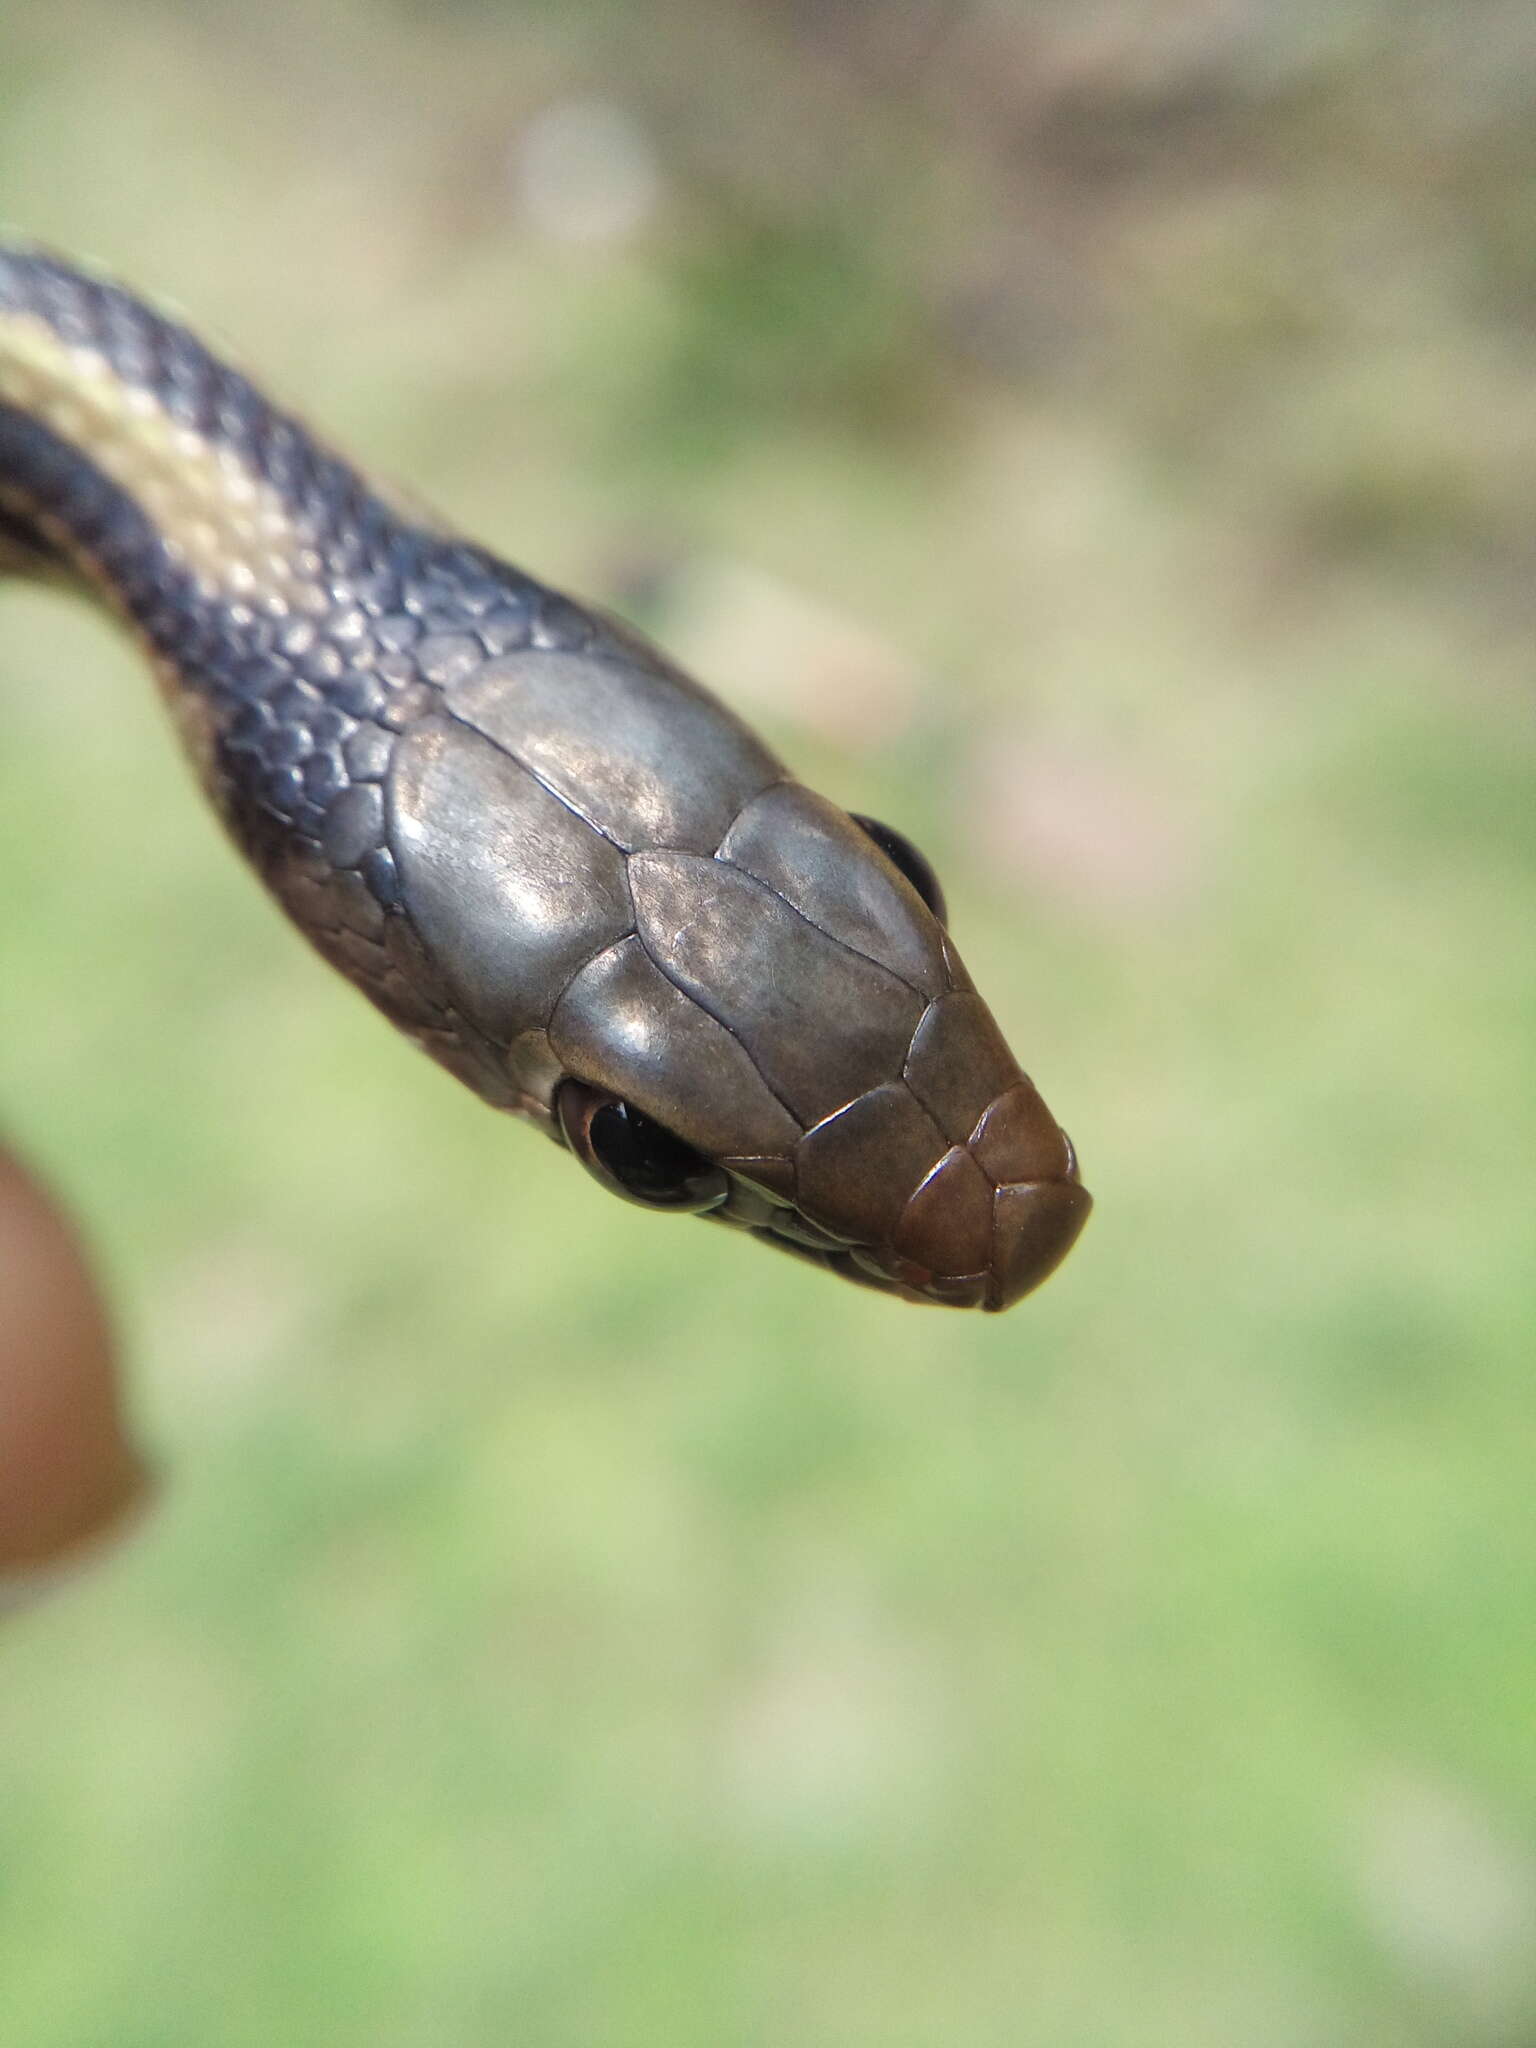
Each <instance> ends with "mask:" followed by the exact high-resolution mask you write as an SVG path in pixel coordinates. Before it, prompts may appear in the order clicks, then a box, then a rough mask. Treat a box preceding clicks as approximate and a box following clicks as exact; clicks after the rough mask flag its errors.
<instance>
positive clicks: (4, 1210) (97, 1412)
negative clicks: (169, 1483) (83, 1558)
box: [0, 1152, 146, 1574]
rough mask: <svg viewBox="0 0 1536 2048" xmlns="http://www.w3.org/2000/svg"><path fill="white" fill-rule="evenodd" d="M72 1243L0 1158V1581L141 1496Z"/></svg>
mask: <svg viewBox="0 0 1536 2048" xmlns="http://www.w3.org/2000/svg"><path fill="white" fill-rule="evenodd" d="M145 1490H146V1488H145V1475H144V1468H143V1466H142V1463H141V1462H140V1460H139V1458H138V1456H137V1454H136V1453H135V1451H134V1449H133V1448H132V1446H131V1444H130V1442H129V1439H128V1436H127V1432H126V1429H125V1427H124V1421H123V1413H122V1406H121V1400H120V1396H119V1390H118V1381H117V1374H116V1370H115V1364H114V1350H113V1343H112V1333H111V1329H110V1326H109V1324H108V1321H107V1316H106V1313H105V1310H104V1308H103V1306H102V1302H101V1296H100V1294H99V1292H98V1290H97V1287H96V1283H95V1281H94V1279H93V1277H92V1274H91V1270H90V1267H89V1265H88V1264H87V1262H86V1259H85V1256H84V1254H83V1252H82V1250H81V1248H80V1245H79V1242H78V1240H77V1238H76V1236H75V1233H74V1232H73V1230H72V1229H71V1228H70V1226H69V1224H68V1223H67V1222H66V1221H65V1218H64V1216H63V1215H62V1213H61V1212H60V1210H59V1208H58V1207H57V1205H56V1204H55V1203H54V1202H53V1200H52V1199H51V1197H50V1196H49V1195H48V1194H47V1193H46V1192H45V1191H44V1190H43V1188H42V1187H40V1186H39V1184H38V1182H37V1181H36V1180H35V1179H34V1178H33V1177H32V1175H30V1174H29V1173H27V1172H26V1170H25V1169H24V1168H23V1167H22V1166H21V1165H20V1163H19V1162H18V1161H17V1160H16V1159H14V1158H13V1157H11V1156H10V1155H9V1154H7V1153H4V1152H0V1574H16V1573H29V1572H32V1571H35V1570H42V1569H45V1568H47V1567H51V1566H53V1565H55V1564H60V1563H63V1562H65V1561H67V1560H68V1559H69V1558H70V1556H71V1555H72V1553H74V1552H75V1551H76V1550H77V1549H79V1550H82V1551H83V1550H84V1549H85V1548H87V1547H88V1546H89V1545H90V1543H91V1542H92V1540H93V1539H95V1538H98V1537H100V1536H101V1535H103V1534H104V1533H105V1532H106V1531H107V1530H108V1528H109V1527H111V1525H113V1524H114V1523H116V1522H118V1521H119V1520H120V1518H121V1517H122V1516H123V1515H124V1513H125V1512H126V1511H127V1510H128V1509H129V1508H130V1507H132V1506H134V1505H136V1504H137V1503H138V1502H139V1501H140V1500H141V1499H142V1498H143V1495H144V1493H145Z"/></svg>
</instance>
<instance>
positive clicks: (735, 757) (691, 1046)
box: [0, 236, 1092, 1311]
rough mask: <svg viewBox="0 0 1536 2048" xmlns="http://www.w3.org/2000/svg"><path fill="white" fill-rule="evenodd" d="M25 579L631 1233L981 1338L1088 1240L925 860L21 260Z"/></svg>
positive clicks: (232, 388)
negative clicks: (742, 1243)
mask: <svg viewBox="0 0 1536 2048" xmlns="http://www.w3.org/2000/svg"><path fill="white" fill-rule="evenodd" d="M0 575H3V576H7V577H26V578H32V579H41V580H45V581H49V582H54V583H60V584H64V585H67V586H69V587H70V588H72V589H74V590H76V591H78V592H80V593H81V594H83V595H86V596H88V597H91V598H94V599H95V600H96V601H97V602H98V603H100V604H101V605H103V606H104V607H105V608H106V609H107V610H108V611H109V612H110V613H111V614H112V615H114V616H115V618H116V619H117V620H118V621H119V622H120V623H121V624H122V625H124V626H125V627H126V628H127V629H128V631H129V632H130V633H131V634H132V636H133V638H134V639H135V640H136V642H137V643H138V645H139V646H140V648H141V649H142V650H143V652H144V653H145V655H146V656H147V658H148V662H149V665H150V667H151V669H152V671H153V673H154V676H155V679H156V681H157V683H158V686H159V689H160V693H161V695H162V697H163V699H164V701H165V703H166V705H167V706H168V708H169V711H170V714H171V718H172V720H173V723H174V725H175V727H176V729H177V731H178V733H179V735H180V739H181V741H182V743H183V745H184V747H185V750H186V752H187V754H188V756H189V757H190V760H191V762H192V765H193V767H194V769H195V771H196V773H197V776H198V779H199V781H200V782H201V785H202V787H203V789H204V791H205V793H206V794H207V796H208V798H209V799H210V800H211V803H212V806H213V808H214V810H215V811H216V812H217V814H218V816H219V818H220V819H221V821H222V823H223V825H224V827H225V828H226V830H227V832H228V834H229V836H230V837H231V838H232V840H233V841H234V843H235V845H236V847H237V848H238V849H239V850H240V851H241V852H242V853H243V854H244V856H245V857H246V859H247V860H248V861H249V863H250V865H251V866H252V867H253V868H254V870H255V871H256V873H257V875H258V876H259V877H260V879H261V881H262V882H263V883H264V884H265V885H266V887H267V889H268V890H269V891H270V892H271V893H272V895H273V896H274V897H275V898H276V900H277V902H278V904H279V905H280V906H281V908H282V909H283V911H285V912H286V913H287V915H288V917H289V918H290V919H291V920H292V922H293V923H294V924H295V925H296V926H297V927H298V929H299V930H300V932H302V933H303V934H304V936H305V937H306V938H307V939H308V940H309V941H310V943H311V944H312V945H313V946H314V947H315V949H316V950H317V951H318V952H319V953H320V954H321V955H322V957H323V958H324V959H325V960H327V961H328V962H329V963H330V964H331V966H332V967H334V968H336V969H338V970H339V971H340V972H341V974H342V975H343V976H344V977H345V978H346V979H347V980H348V981H350V982H351V983H352V984H353V986H354V987H355V988H357V989H358V990H360V991H361V993H362V994H363V995H364V996H366V997H367V998H368V1000H369V1001H370V1002H372V1003H373V1004H374V1005H375V1006H376V1007H377V1008H378V1009H379V1010H381V1011H382V1012H383V1014H384V1015H385V1016H386V1017H387V1018H388V1019H389V1020H390V1021H391V1022H392V1023H393V1024H395V1025H396V1026H397V1027H398V1028H399V1029H400V1030H401V1031H403V1032H404V1033H405V1034H406V1035H407V1036H408V1037H409V1038H411V1039H412V1040H414V1042H415V1043H416V1044H417V1045H418V1046H420V1047H421V1048H422V1049H423V1050H424V1051H425V1052H427V1053H428V1054H429V1055H430V1056H431V1057H432V1058H433V1059H435V1060H436V1061H438V1062H439V1063H440V1064H441V1065H442V1066H443V1067H444V1068H446V1069H447V1070H448V1071H449V1072H450V1073H451V1074H453V1075H455V1076H456V1077H457V1078H458V1079H459V1080H460V1081H462V1082H464V1083H466V1084H467V1085H468V1086H469V1087H470V1088H472V1089H473V1090H474V1091H475V1093H476V1094H477V1095H479V1096H480V1097H481V1098H482V1099H483V1100H484V1101H485V1102H487V1103H489V1104H490V1105H491V1106H492V1107H494V1108H496V1109H499V1110H504V1111H507V1112H510V1113H511V1114H512V1115H514V1116H516V1117H519V1118H521V1119H523V1120H525V1121H527V1122H529V1123H531V1124H533V1125H535V1126H536V1127H537V1128H539V1129H540V1130H542V1131H543V1133H544V1134H545V1135H546V1136H547V1137H548V1138H550V1139H552V1140H553V1141H554V1142H555V1143H556V1144H558V1145H560V1146H561V1147H563V1148H564V1149H565V1150H566V1151H568V1152H569V1153H570V1154H571V1155H572V1156H573V1157H574V1158H575V1159H577V1160H578V1161H579V1162H580V1163H581V1165H582V1166H583V1167H584V1168H585V1169H586V1171H587V1172H588V1173H589V1174H590V1175H591V1176H592V1178H593V1179H594V1180H596V1181H597V1182H598V1183H599V1184H600V1185H601V1186H602V1187H603V1188H604V1189H606V1190H607V1191H608V1192H609V1193H610V1194H613V1195H617V1196H620V1197H622V1198H624V1199H626V1200H628V1201H630V1202H634V1203H639V1204H641V1205H642V1206H644V1207H646V1208H648V1209H652V1210H654V1211H657V1212H658V1213H664V1214H672V1215H693V1216H701V1217H704V1218H706V1219H707V1220H709V1221H711V1222H714V1223H722V1224H726V1225H728V1226H730V1227H731V1228H733V1229H735V1230H738V1231H744V1232H746V1233H748V1234H749V1235H750V1236H752V1237H754V1238H756V1239H757V1241H758V1242H759V1243H762V1244H767V1245H771V1246H773V1247H775V1248H777V1249H779V1250H782V1251H785V1252H788V1253H790V1254H792V1255H794V1256H795V1257H797V1258H799V1259H801V1260H804V1261H807V1262H810V1263H812V1264H815V1265H818V1266H820V1267H822V1268H824V1269H825V1270H827V1271H829V1272H831V1273H834V1274H837V1275H839V1276H841V1277H842V1278H844V1279H847V1280H849V1281H852V1282H855V1283H857V1284H859V1285H861V1286H866V1287H870V1288H874V1289H877V1290H880V1291H882V1292H884V1293H885V1294H887V1295H890V1296H892V1297H895V1298H898V1299H902V1300H906V1301H912V1302H927V1303H937V1304H941V1305H946V1306H950V1307H955V1308H980V1309H983V1310H992V1311H996V1310H1000V1309H1004V1308H1007V1307H1009V1306H1010V1305H1012V1304H1013V1303H1014V1302H1016V1301H1018V1300H1019V1299H1020V1298H1021V1297H1022V1296H1023V1295H1024V1294H1026V1293H1027V1292H1028V1291H1029V1290H1030V1289H1031V1288H1032V1287H1034V1286H1035V1285H1036V1284H1037V1283H1038V1282H1040V1281H1041V1280H1043V1279H1044V1278H1045V1277H1046V1276H1047V1275H1048V1274H1049V1273H1051V1272H1052V1271H1053V1270H1054V1269H1055V1268H1056V1267H1057V1266H1058V1265H1059V1264H1060V1262H1061V1260H1062V1259H1063V1257H1064V1256H1065V1255H1066V1253H1067V1252H1068V1250H1069V1249H1070V1248H1071V1246H1072V1244H1073V1243H1074V1241H1075V1240H1076V1238H1077V1236H1078V1234H1079V1232H1080V1231H1081V1229H1082V1227H1083V1224H1084V1222H1085V1220H1086V1218H1087V1215H1088V1212H1089V1209H1090V1207H1091V1206H1092V1205H1091V1200H1090V1197H1089V1195H1088V1193H1087V1191H1086V1190H1085V1188H1084V1187H1083V1185H1082V1181H1081V1178H1080V1174H1079V1169H1078V1163H1077V1158H1076V1155H1075V1153H1074V1150H1073V1147H1072V1145H1071V1143H1070V1141H1069V1140H1068V1138H1067V1137H1066V1134H1065V1133H1064V1132H1063V1131H1062V1129H1061V1128H1060V1126H1059V1125H1058V1124H1057V1122H1056V1120H1055V1118H1054V1117H1053V1116H1052V1115H1051V1113H1050V1111H1049V1110H1048V1109H1047V1108H1046V1105H1045V1103H1044V1101H1043V1100H1042V1098H1041V1096H1040V1094H1039V1093H1038V1091H1037V1090H1036V1088H1035V1086H1034V1084H1033V1082H1032V1081H1031V1080H1030V1079H1029V1078H1028V1076H1027V1075H1026V1074H1025V1073H1024V1071H1023V1070H1022V1069H1021V1067H1020V1066H1019V1064H1018V1062H1017V1061H1016V1059H1015V1058H1014V1056H1013V1054H1012V1052H1011V1051H1010V1050H1009V1047H1008V1044H1007V1041H1006V1039H1005V1038H1004V1036H1003V1034H1002V1032H1001V1031H1000V1029H999V1027H998V1025H997V1023H996V1022H995V1020H994V1018H993V1016H992V1014H991V1012H990V1010H989V1009H988V1008H987V1006H986V1004H985V1002H984V1001H983V1000H982V998H981V996H980V995H978V994H977V992H976V989H975V987H974V985H973V983H972V981H971V979H970V976H969V975H968V974H967V972H966V969H965V967H964V965H963V963H962V961H961V958H960V955H959V953H958V952H957V951H956V949H955V946H954V943H953V940H952V938H951V936H950V932H949V928H948V915H947V910H946V906H945V901H944V897H943V893H942V891H941V889H940V886H939V884H938V881H937V879H936V877H935V875H934V872H933V869H932V867H931V866H930V864H929V863H928V861H927V860H926V859H924V858H923V856H922V855H921V854H920V853H919V852H918V850H917V849H916V848H915V847H914V846H913V845H912V844H911V842H910V841H909V840H908V839H906V838H905V837H904V836H903V835H902V834H900V833H899V832H897V831H895V830H894V829H892V828H890V827H888V826H885V825H883V824H881V823H879V822H878V821H876V820H874V819H871V818H868V817H864V816H861V815H859V814H856V813H851V812H848V811H845V810H843V809H842V808H840V807H839V806H838V805H837V804H836V803H834V802H832V801H831V800H829V799H828V798H825V797H823V796H820V795H818V794H817V793H815V792H814V791H813V790H811V789H810V788H808V787H807V786H806V785H805V784H803V783H802V782H800V781H799V780H798V779H797V778H796V777H795V776H794V775H793V774H792V773H791V772H790V771H789V770H788V769H787V768H786V767H785V766H784V764H783V763H782V762H781V761H780V760H779V758H778V757H777V755H776V754H775V753H774V752H773V750H772V749H771V748H770V747H769V746H767V745H766V744H765V743H764V741H763V740H762V739H760V738H759V737H758V736H757V735H756V734H755V733H754V732H752V731H751V730H750V729H749V728H748V726H747V725H746V724H745V723H744V722H743V721H742V720H741V719H740V718H739V717H738V716H737V715H736V714H735V713H734V712H733V711H732V710H731V709H729V708H728V707H727V705H726V704H725V703H724V702H722V701H721V700H720V699H719V698H717V697H716V696H714V695H712V694H711V693H710V692H709V691H707V690H706V689H704V688H703V687H702V686H701V685H700V684H698V683H697V682H695V681H693V680H692V678H691V677H689V676H688V675H687V674H685V673H684V672H683V670H682V669H680V668H679V667H678V666H677V665H676V664H675V663H674V662H673V661H671V660H670V659H669V658H668V657H667V656H666V655H665V654H664V653H663V652H662V651H661V650H660V649H658V648H657V647H655V646H653V645H652V644H651V643H650V641H649V640H648V639H646V638H645V637H644V636H643V635H642V634H641V633H640V632H638V631H637V630H636V629H635V628H634V627H632V626H631V625H629V624H628V623H626V622H624V621H622V620H621V619H619V618H618V617H616V616H614V615H611V614H610V613H608V612H607V611H605V610H603V609H601V608H599V607H596V606H593V605H589V604H585V603H580V602H577V601H575V600H574V599H572V598H570V597H568V596H566V595H564V594H562V593H561V592H559V591H557V590H555V589H552V588H550V587H549V586H547V585H545V584H543V583H541V582H539V581H537V580H535V578H534V577H532V576H530V575H528V574H527V573H525V572H524V571H523V570H521V569H518V568H515V567H513V566H512V565H511V564H510V563H508V562H506V561H503V560H502V559H501V558H500V557H499V556H497V555H496V554H494V553H492V552H490V551H489V550H487V549H486V548H483V547H481V546H480V545H478V544H477V543H476V542H474V541H472V540H470V539H468V538H466V537H465V536H464V535H462V534H461V533H459V532H458V531H457V530H456V529H455V528H454V527H453V526H452V525H450V524H447V523H444V522H440V521H439V520H438V519H437V517H436V516H435V514H433V513H431V512H429V511H426V510H424V509H423V508H421V507H419V506H417V505H416V504H415V503H414V501H412V500H410V499H408V498H407V497H406V496H405V495H404V494H403V493H401V492H400V491H398V490H396V489H394V488H391V487H387V486H385V485H383V484H381V483H379V482H377V481H374V480H372V479H371V478H370V477H368V476H367V475H366V474H365V473H364V472H363V471H361V470H359V469H358V468H356V467H355V466H354V465H353V464H352V463H351V462H349V461H348V460H346V459H345V458H344V457H343V456H341V455H340V454H339V453H337V452H336V451H335V450H334V449H332V448H331V447H330V446H329V445H328V444H327V443H326V442H324V441H323V440H321V439H319V438H317V437H316V436H315V435H314V434H313V433H312V432H311V431H310V430H309V429H308V428H307V427H306V426H304V425H303V424H301V422H300V421H299V420H298V419H297V418H296V417H294V416H293V415H292V414H290V413H289V412H287V411H285V410H283V409H282V408H281V407H280V406H278V405H277V404H276V403H274V402H273V401H272V400H271V399H269V398H268V397H266V396H265V395H264V394H263V393H262V391H261V390H260V389H258V387H257V386H256V385H255V384H254V383H252V382H251V381H250V380H249V379H248V378H247V377H246V376H245V375H244V374H243V373H242V372H241V371H240V370H239V369H237V368H236V367H234V366H233V364H232V363H231V362H230V361H228V360H226V359H225V358H224V357H223V355H222V354H215V353H214V352H212V351H211V350H210V349H209V348H208V347H207V346H206V345H205V344H204V343H203V342H202V341H201V340H200V339H199V338H198V337H197V336H196V335H195V334H194V332H193V331H191V329H190V328H189V327H188V326H187V325H186V324H185V323H184V322H183V321H182V320H181V319H180V318H179V317H177V316H176V315H174V314H173V313H171V312H169V311H166V310H162V309H161V308H160V307H159V306H158V305H157V304H155V303H152V302H151V301H150V300H149V299H147V298H145V297H142V296H140V295H138V294H137V293H135V292H133V291H131V290H128V289H126V288H125V287H123V286H122V285H120V284H118V283H117V282H115V281H113V279H111V278H110V277H108V276H106V275H104V274H100V273H98V271H97V270H96V269H95V268H94V267H92V266H89V265H85V264H82V263H78V262H75V261H73V260H70V259H68V258H66V257H63V256H61V255H59V254H57V253H55V252H53V251H51V250H49V249H47V248H44V247H42V246H39V245H37V244H35V243H33V242H31V241H29V240H26V239H24V238H18V237H15V236H7V237H5V238H4V239H0Z"/></svg>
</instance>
